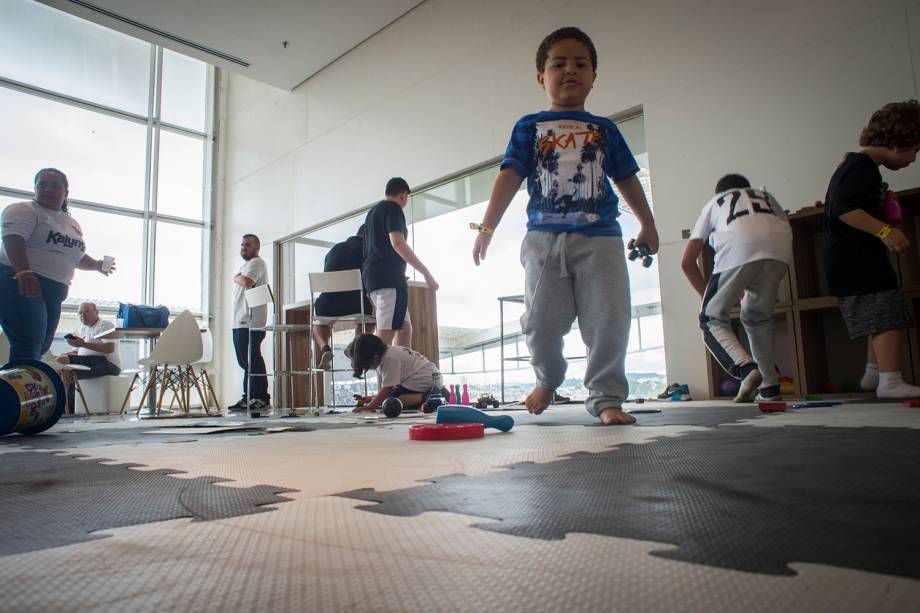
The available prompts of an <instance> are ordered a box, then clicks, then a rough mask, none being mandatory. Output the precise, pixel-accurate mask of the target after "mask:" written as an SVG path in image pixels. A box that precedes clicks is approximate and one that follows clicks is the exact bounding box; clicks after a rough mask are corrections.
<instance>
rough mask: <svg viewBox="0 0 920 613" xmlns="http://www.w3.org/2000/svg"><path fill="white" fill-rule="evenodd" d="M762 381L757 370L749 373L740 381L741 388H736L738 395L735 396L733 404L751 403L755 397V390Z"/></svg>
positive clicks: (761, 376)
mask: <svg viewBox="0 0 920 613" xmlns="http://www.w3.org/2000/svg"><path fill="white" fill-rule="evenodd" d="M762 381H763V375H761V374H760V371H759V370H757V369H756V368H755V369H754V370H752V371H751V372H749V373H748V375H747V376H746V377H745V378H744V379H742V381H741V386H740V387H739V388H738V394H737V395H735V400H734V401H733V402H739V403H740V402H753V401H754V397H755V396H756V395H757V388H758V387H759V386H760V383H761V382H762Z"/></svg>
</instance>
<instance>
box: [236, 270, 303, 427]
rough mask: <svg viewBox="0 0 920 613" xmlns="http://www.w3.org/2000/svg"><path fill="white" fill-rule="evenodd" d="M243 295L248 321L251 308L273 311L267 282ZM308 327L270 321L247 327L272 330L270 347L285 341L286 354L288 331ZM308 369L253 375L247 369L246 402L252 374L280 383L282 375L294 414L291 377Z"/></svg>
mask: <svg viewBox="0 0 920 613" xmlns="http://www.w3.org/2000/svg"><path fill="white" fill-rule="evenodd" d="M243 296H244V297H245V298H246V306H247V307H248V308H249V321H250V322H251V321H252V310H253V309H255V308H256V307H260V306H264V307H266V308H268V310H269V311H273V309H272V308H269V307H272V306H273V305H274V303H275V299H274V296H273V295H272V289H271V287H270V286H269V285H268V284H265V285H257V286H255V287H253V288H251V289H247V290H246V291H245V292H244V293H243ZM309 329H310V326H309V325H307V324H279V323H272V324H269V325H266V326H262V327H258V328H249V331H250V332H253V331H255V332H272V333H274V339H273V340H274V342H273V343H272V347H273V348H276V347H277V346H278V344H279V343H282V344H283V343H284V341H287V355H288V356H290V355H291V339H290V338H289V337H288V334H289V333H290V332H307V331H308V330H309ZM246 355H247V356H248V355H249V347H246ZM276 366H277V365H276ZM308 374H310V373H309V371H306V372H301V371H295V370H289V369H284V368H282V369H278V368H277V367H276V368H275V370H274V371H273V372H266V373H265V374H264V375H253V374H252V369H251V368H250V369H248V371H247V376H248V377H249V380H248V381H247V382H246V403H247V404H249V390H251V389H252V377H253V376H262V377H278V378H281V379H282V384H283V383H284V381H283V379H284V377H287V379H288V384H289V390H288V393H289V394H290V396H289V397H288V402H289V403H290V407H289V408H290V413H291V415H293V414H294V380H293V378H292V377H294V376H296V375H308Z"/></svg>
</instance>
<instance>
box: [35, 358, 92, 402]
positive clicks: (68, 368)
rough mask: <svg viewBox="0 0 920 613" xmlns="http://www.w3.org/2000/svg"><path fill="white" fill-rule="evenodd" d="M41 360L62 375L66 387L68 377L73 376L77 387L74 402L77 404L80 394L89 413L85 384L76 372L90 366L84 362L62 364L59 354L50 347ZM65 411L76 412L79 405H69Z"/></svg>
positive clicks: (88, 368) (87, 368)
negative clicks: (84, 364)
mask: <svg viewBox="0 0 920 613" xmlns="http://www.w3.org/2000/svg"><path fill="white" fill-rule="evenodd" d="M41 361H42V362H44V363H45V364H47V365H48V366H50V367H51V368H53V369H54V370H55V372H57V373H58V375H60V376H61V379H62V380H64V385H65V387H66V385H67V381H66V379H68V378H73V385H74V387H75V388H76V393H75V394H74V404H75V405H76V404H77V396H79V399H80V400H82V401H83V408H84V410H85V411H86V414H87V415H89V414H90V412H89V404H88V403H87V402H86V396H84V395H83V386H82V385H80V380H79V379H78V378H77V376H76V375H75V374H74V372H75V371H77V370H84V371H85V370H90V367H89V366H83V365H82V364H61V363H60V362H58V361H57V356H56V355H54V354H53V353H51V350H50V349H49V350H48V351H46V352H45V354H44V355H43V356H42V360H41ZM65 412H67V413H73V414H76V412H77V407H76V406H72V407H71V406H68V407H66V411H65Z"/></svg>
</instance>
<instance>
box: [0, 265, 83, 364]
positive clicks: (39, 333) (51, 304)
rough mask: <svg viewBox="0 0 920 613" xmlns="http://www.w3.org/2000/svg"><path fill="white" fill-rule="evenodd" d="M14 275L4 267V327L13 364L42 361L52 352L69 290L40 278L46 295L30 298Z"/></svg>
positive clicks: (0, 289) (0, 278) (0, 301)
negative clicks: (52, 344) (20, 288)
mask: <svg viewBox="0 0 920 613" xmlns="http://www.w3.org/2000/svg"><path fill="white" fill-rule="evenodd" d="M13 274H14V272H13V269H12V268H10V267H9V266H4V265H2V264H0V327H2V328H3V333H4V334H6V337H7V338H8V339H10V361H11V362H12V361H13V360H21V359H23V358H26V359H31V360H40V359H41V357H42V355H44V353H45V352H46V351H48V349H50V348H51V341H52V340H53V339H54V332H55V330H57V326H58V321H59V320H60V319H61V303H62V302H64V299H65V298H67V291H68V289H69V287H68V286H67V285H65V284H63V283H58V282H57V281H52V280H51V279H47V278H45V277H42V276H40V275H36V276H37V277H38V283H39V285H41V289H42V295H41V296H39V297H38V298H26V297H25V296H23V295H22V294H20V293H19V283H18V282H17V281H16V279H14V278H13Z"/></svg>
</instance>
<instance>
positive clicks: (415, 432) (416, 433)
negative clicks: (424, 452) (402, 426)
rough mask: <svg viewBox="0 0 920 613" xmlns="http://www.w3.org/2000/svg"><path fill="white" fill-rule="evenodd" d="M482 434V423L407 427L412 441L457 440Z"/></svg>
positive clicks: (483, 433)
mask: <svg viewBox="0 0 920 613" xmlns="http://www.w3.org/2000/svg"><path fill="white" fill-rule="evenodd" d="M484 435H485V427H484V426H483V425H482V424H418V425H415V426H410V427H409V439H410V440H413V441H459V440H462V439H468V438H482V437H483V436H484Z"/></svg>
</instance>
